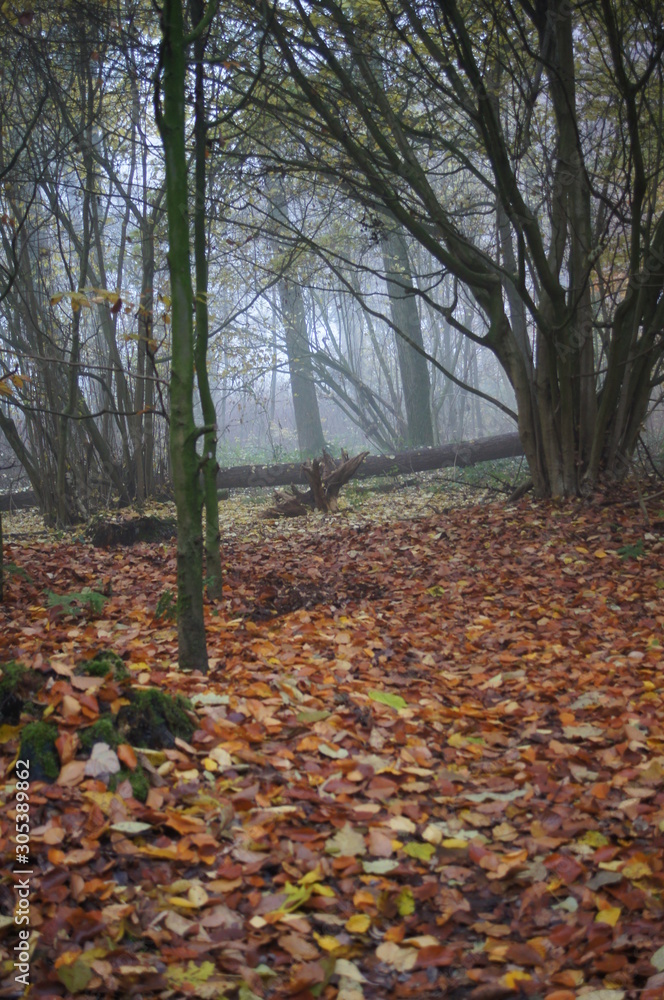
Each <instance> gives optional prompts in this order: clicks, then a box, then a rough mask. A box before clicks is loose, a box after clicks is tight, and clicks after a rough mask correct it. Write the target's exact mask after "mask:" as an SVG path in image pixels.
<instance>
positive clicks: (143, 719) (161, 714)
mask: <svg viewBox="0 0 664 1000" xmlns="http://www.w3.org/2000/svg"><path fill="white" fill-rule="evenodd" d="M191 707H192V706H191V702H189V701H187V699H186V698H183V697H182V695H177V696H176V697H175V698H173V697H171V695H169V694H165V693H164V692H163V691H158V690H157V689H156V688H150V689H149V690H147V691H134V692H132V694H131V705H125V706H123V707H122V708H121V709H120V711H119V713H118V729H119V731H120V734H121V735H122V736H123V738H124V739H125V740H126V742H127V743H131V745H132V746H136V747H150V748H152V749H155V750H158V749H161V748H162V747H172V746H173V745H174V742H175V737H176V736H179V737H180V738H181V739H184V740H189V739H191V736H192V734H193V732H194V730H195V729H196V726H195V725H194V723H193V722H192V721H191V719H190V718H189V716H188V715H187V710H191Z"/></svg>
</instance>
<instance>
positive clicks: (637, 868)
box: [622, 861, 652, 882]
mask: <svg viewBox="0 0 664 1000" xmlns="http://www.w3.org/2000/svg"><path fill="white" fill-rule="evenodd" d="M622 873H623V875H626V876H627V878H628V879H630V880H631V881H632V882H634V881H635V880H636V879H638V878H649V876H650V875H652V868H651V867H650V865H648V864H646V862H645V861H629V862H628V863H627V864H626V865H625V867H624V868H623V870H622Z"/></svg>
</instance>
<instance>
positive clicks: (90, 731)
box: [80, 716, 122, 750]
mask: <svg viewBox="0 0 664 1000" xmlns="http://www.w3.org/2000/svg"><path fill="white" fill-rule="evenodd" d="M80 740H81V746H82V747H83V749H84V750H92V748H93V746H94V745H95V743H108V745H109V747H112V748H113V749H114V750H115V748H116V747H118V746H120V743H121V742H122V741H121V739H120V737H119V735H118V731H117V728H116V726H115V725H114V724H113V721H112V720H111V719H110V718H109V717H108V716H106V717H104V718H103V719H97V721H96V722H93V723H92V725H91V726H88V728H87V729H84V730H83V731H82V733H81V735H80Z"/></svg>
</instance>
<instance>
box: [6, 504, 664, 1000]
mask: <svg viewBox="0 0 664 1000" xmlns="http://www.w3.org/2000/svg"><path fill="white" fill-rule="evenodd" d="M406 494H408V495H406ZM348 496H349V500H348V502H347V505H346V507H345V510H344V511H342V512H341V513H340V514H338V515H334V516H331V517H330V516H328V517H326V518H324V517H322V516H321V517H319V516H316V515H314V516H312V517H311V518H309V519H307V520H306V521H302V520H297V521H294V522H281V521H279V522H272V521H264V520H260V519H257V518H256V505H255V501H254V499H253V497H251V496H248V495H247V496H244V497H242V496H241V497H240V498H238V499H236V500H235V501H230V503H231V504H232V505H234V507H235V508H237V511H238V513H236V514H235V515H233V514H232V509H233V508H232V507H229V506H227V505H224V504H222V506H221V512H222V521H223V527H222V534H223V541H222V546H223V547H222V553H223V564H224V571H225V589H224V598H223V600H222V601H221V602H220V603H219V604H218V605H217V606H213V605H208V606H207V608H206V617H207V627H208V636H209V653H210V671H209V674H208V675H207V676H206V677H203V676H201V675H200V674H198V673H181V672H179V671H178V670H177V667H176V632H175V627H174V623H173V622H172V621H171V620H169V619H168V618H167V617H166V616H165V615H162V616H161V617H157V610H158V606H159V609H160V610H162V611H163V610H166V611H167V610H168V607H169V604H170V598H169V596H168V595H169V594H171V593H172V592H173V591H174V589H175V553H174V546H173V544H172V543H168V544H154V545H148V544H140V545H135V546H133V547H128V548H116V549H108V550H104V549H96V548H93V547H92V546H91V545H89V544H86V543H82V542H80V541H75V540H73V539H72V538H70V537H67V538H61V539H59V540H56V539H54V538H53V536H52V535H49V534H47V533H43V532H41V533H40V534H39V536H38V537H35V536H34V535H31V529H30V528H29V526H26V525H28V522H27V520H25V517H26V516H25V515H16V517H23V518H24V520H23V521H19V522H17V521H15V520H13V519H10V518H6V517H5V519H4V522H5V532H6V538H5V562H6V563H8V564H9V573H8V579H7V582H6V595H5V603H4V604H3V605H2V606H0V634H1V636H2V659H3V660H4V661H7V660H9V659H14V660H17V661H21V662H23V663H25V664H26V665H28V666H30V667H32V668H33V669H34V670H35V671H37V672H38V673H40V674H42V675H43V677H44V679H45V685H44V687H43V688H42V691H41V693H40V695H39V698H40V699H41V702H42V708H44V707H45V712H44V714H45V715H47V716H48V721H49V722H51V723H53V724H55V725H56V726H57V727H58V730H59V739H58V743H57V748H58V753H59V755H60V765H61V766H60V771H59V776H58V777H57V780H55V781H54V782H53V783H51V784H48V783H44V782H37V781H34V782H32V783H31V784H30V789H29V822H30V835H29V836H30V850H31V868H30V871H31V873H32V874H31V875H30V876H29V879H27V881H28V883H29V893H28V899H29V907H30V909H29V923H28V924H27V926H28V927H29V929H30V932H31V938H30V944H31V948H32V953H31V957H30V961H29V967H30V968H29V981H30V983H31V991H30V993H29V996H30V997H32V998H37V997H39V998H46V997H68V996H76V997H79V998H80V1000H88V998H106V997H131V996H134V997H141V998H155V997H159V998H167V997H173V998H183V997H201V998H211V1000H212V998H215V1000H222V998H227V1000H254V998H256V997H258V998H270V1000H277V998H279V1000H281V998H292V1000H310V998H314V997H318V998H322V1000H362V998H364V1000H385V998H408V997H419V996H422V997H426V998H428V1000H429V998H441V1000H442V998H445V1000H499V998H503V997H531V998H548V1000H573V998H576V997H584V998H586V1000H623V998H624V1000H636V998H637V997H638V998H639V1000H661V998H662V997H663V996H664V701H663V694H662V677H663V668H664V663H663V660H664V654H663V651H662V649H663V647H662V642H663V641H664V640H663V638H662V635H663V632H664V629H663V625H664V599H663V598H664V560H663V558H662V555H663V552H664V500H662V499H661V498H660V499H655V500H654V502H652V503H650V504H648V505H647V508H648V516H647V518H646V517H645V515H644V510H643V508H642V506H640V505H639V503H638V498H637V497H636V495H635V494H632V493H631V492H630V491H629V490H627V489H626V490H624V491H623V492H622V493H620V494H616V495H610V496H606V497H600V498H595V500H594V502H592V503H591V502H580V501H579V502H572V503H567V504H563V505H554V504H551V503H538V502H535V501H533V500H531V499H525V500H522V501H520V502H519V503H518V504H516V505H512V506H508V505H505V504H504V503H503V502H496V501H491V502H489V501H486V502H483V503H481V504H477V503H473V504H472V505H468V502H467V501H466V503H465V504H463V503H462V504H459V503H458V502H455V500H454V499H452V498H449V497H448V496H447V494H445V495H441V494H434V493H431V494H427V493H423V492H422V491H421V490H417V489H413V490H412V491H408V490H401V491H398V493H395V494H389V495H386V496H385V497H382V498H381V499H380V501H377V499H376V495H375V494H369V493H366V494H364V493H362V491H360V490H355V491H353V490H349V491H348ZM342 497H343V494H342ZM265 501H267V497H265ZM245 508H246V510H247V511H249V513H248V514H246V516H245V513H246V512H245ZM229 511H231V513H229ZM240 515H241V516H240ZM85 588H90V589H91V590H92V591H94V592H98V593H99V594H102V595H104V596H105V598H106V599H105V600H102V598H101V597H100V598H98V599H97V600H90V601H86V600H85V599H84V598H82V597H81V596H80V595H81V593H86V591H85ZM87 593H89V592H87ZM49 594H50V595H61V596H62V595H64V596H67V595H69V596H71V595H72V594H74V595H76V594H78V595H79V596H78V598H76V597H75V596H74V598H73V599H72V600H71V601H69V602H67V601H65V602H64V603H58V602H57V601H55V602H54V600H53V597H52V596H51V597H49V596H48V595H49ZM109 649H110V650H112V651H114V652H115V653H117V654H119V655H120V656H121V657H122V658H123V660H124V662H125V664H126V666H127V667H128V668H129V671H130V679H129V681H127V682H125V684H128V685H130V686H131V687H132V688H145V687H157V688H161V689H163V690H167V691H168V692H170V693H175V692H180V693H182V694H183V695H185V696H186V697H188V698H190V699H191V700H192V703H193V705H194V710H193V711H194V713H195V719H196V726H197V728H196V730H195V732H194V733H193V735H192V736H191V738H190V739H189V740H184V739H178V740H176V743H175V746H173V747H172V748H171V749H164V750H163V751H160V752H154V751H150V752H147V753H146V752H144V751H141V750H139V749H138V748H135V749H134V750H131V748H130V747H128V746H121V747H120V748H119V749H118V755H119V756H120V758H121V759H122V761H123V763H125V764H126V765H127V766H128V767H129V768H130V769H131V768H132V767H135V766H136V761H137V760H140V761H142V762H143V763H144V765H145V766H146V768H147V770H148V776H149V781H150V789H149V792H148V795H147V801H146V802H145V803H142V802H140V801H138V800H137V799H135V798H134V797H132V790H131V787H130V785H129V782H128V781H124V782H122V783H121V784H120V785H119V786H118V788H117V789H116V791H115V792H112V791H110V790H109V787H108V780H107V778H106V777H105V776H104V774H103V773H102V774H101V775H100V776H97V777H93V776H91V771H90V769H89V767H88V766H87V765H88V764H89V761H86V760H85V759H84V756H83V755H82V754H81V753H80V749H79V738H80V736H81V734H82V733H83V732H84V730H85V728H87V727H88V726H90V725H92V724H93V723H94V722H95V721H97V720H98V718H99V713H100V711H101V707H100V706H102V705H103V704H108V699H109V694H108V691H109V690H110V691H111V696H110V698H111V709H112V710H113V711H114V710H115V709H116V708H117V707H118V705H119V704H122V700H123V699H122V690H121V689H120V688H118V690H117V692H116V697H115V701H113V690H114V689H113V687H112V685H113V684H114V683H115V682H114V681H112V680H111V679H109V678H108V677H107V678H98V679H96V686H95V684H94V682H93V683H91V679H90V678H89V677H86V678H82V677H81V676H80V675H79V674H78V673H77V672H76V670H77V667H78V665H79V664H80V663H81V661H84V660H89V659H91V658H92V657H93V656H94V655H95V654H97V653H99V651H100V650H109ZM83 682H85V683H83ZM105 693H106V701H105V700H104V694H105ZM20 729H21V725H20V724H18V725H9V724H5V725H3V726H1V727H0V765H1V766H2V769H3V774H4V787H3V793H2V795H1V796H0V845H1V848H2V856H3V862H2V863H3V867H2V869H1V872H0V873H1V875H2V881H1V883H0V914H2V916H0V962H1V963H2V964H1V966H0V996H5V997H15V996H21V995H23V988H22V986H20V985H19V984H18V983H17V980H16V976H17V975H18V974H19V971H20V970H18V969H17V967H14V962H15V961H16V960H17V959H16V950H15V945H16V943H17V940H18V939H17V929H18V925H17V924H15V922H14V918H13V917H12V912H13V909H14V906H15V904H16V901H17V894H16V892H15V888H16V880H17V878H18V877H19V876H17V875H15V874H13V873H15V872H16V870H17V868H19V867H20V866H19V865H18V864H17V863H16V860H15V858H16V855H15V846H14V842H13V837H14V836H15V824H16V793H15V791H14V764H15V760H16V757H17V754H18V747H19V740H20ZM93 754H94V752H93ZM102 770H103V769H102ZM86 771H87V773H86ZM19 954H20V951H19ZM23 981H25V980H23Z"/></svg>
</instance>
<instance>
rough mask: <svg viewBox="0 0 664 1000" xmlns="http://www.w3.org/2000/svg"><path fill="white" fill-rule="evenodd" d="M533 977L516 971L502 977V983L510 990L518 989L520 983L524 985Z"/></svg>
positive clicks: (518, 970) (519, 970)
mask: <svg viewBox="0 0 664 1000" xmlns="http://www.w3.org/2000/svg"><path fill="white" fill-rule="evenodd" d="M532 978H533V977H532V976H530V975H528V973H527V972H523V971H522V970H521V969H514V970H513V971H512V972H506V973H505V975H504V976H501V977H500V982H501V983H502V984H503V986H506V987H507V988H508V989H510V990H516V989H518V986H517V985H516V984H517V983H518V982H519V981H521V982H522V983H523V982H525V981H526V980H528V979H532Z"/></svg>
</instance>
